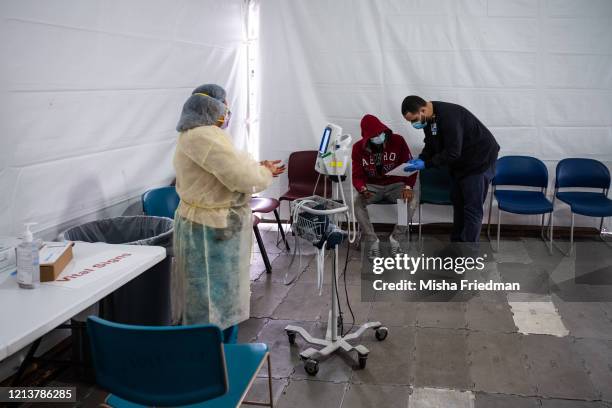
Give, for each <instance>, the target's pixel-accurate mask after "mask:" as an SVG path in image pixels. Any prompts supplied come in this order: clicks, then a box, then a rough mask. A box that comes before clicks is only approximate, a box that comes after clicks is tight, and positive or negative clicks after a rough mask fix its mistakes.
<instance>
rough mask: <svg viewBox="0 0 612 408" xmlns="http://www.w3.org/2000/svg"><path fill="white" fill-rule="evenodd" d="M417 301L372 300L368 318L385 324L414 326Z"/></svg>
mask: <svg viewBox="0 0 612 408" xmlns="http://www.w3.org/2000/svg"><path fill="white" fill-rule="evenodd" d="M418 305H419V304H418V303H417V302H372V308H371V309H370V317H369V320H376V321H379V322H381V323H382V324H383V325H385V326H415V325H416V316H417V307H418Z"/></svg>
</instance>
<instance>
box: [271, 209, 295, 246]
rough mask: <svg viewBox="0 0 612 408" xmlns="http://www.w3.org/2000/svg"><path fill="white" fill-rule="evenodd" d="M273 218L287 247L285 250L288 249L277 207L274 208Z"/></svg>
mask: <svg viewBox="0 0 612 408" xmlns="http://www.w3.org/2000/svg"><path fill="white" fill-rule="evenodd" d="M274 218H276V224H278V229H279V230H280V234H281V237H282V238H283V241H284V242H285V247H286V248H287V251H290V250H291V248H289V243H288V242H287V237H286V236H285V231H284V230H283V224H282V223H281V220H280V215H279V214H278V209H277V208H275V209H274Z"/></svg>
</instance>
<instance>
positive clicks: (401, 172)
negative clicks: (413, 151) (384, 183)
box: [386, 163, 418, 177]
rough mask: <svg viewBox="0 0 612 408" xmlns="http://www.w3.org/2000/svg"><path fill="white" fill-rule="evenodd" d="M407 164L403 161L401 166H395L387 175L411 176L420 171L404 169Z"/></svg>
mask: <svg viewBox="0 0 612 408" xmlns="http://www.w3.org/2000/svg"><path fill="white" fill-rule="evenodd" d="M406 166H407V164H406V163H402V164H400V165H399V166H397V167H396V168H394V169H393V170H391V171H390V172H388V173H387V174H386V175H387V176H400V177H410V176H412V175H413V174H415V173H418V171H416V170H415V171H404V167H406Z"/></svg>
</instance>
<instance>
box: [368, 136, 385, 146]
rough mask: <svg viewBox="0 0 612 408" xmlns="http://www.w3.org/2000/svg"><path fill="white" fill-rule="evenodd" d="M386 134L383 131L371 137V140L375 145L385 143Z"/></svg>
mask: <svg viewBox="0 0 612 408" xmlns="http://www.w3.org/2000/svg"><path fill="white" fill-rule="evenodd" d="M385 136H386V135H385V134H384V133H381V134H380V135H378V136H376V137H373V138H371V139H370V141H371V142H372V143H374V144H375V145H379V144H383V143H384V142H385Z"/></svg>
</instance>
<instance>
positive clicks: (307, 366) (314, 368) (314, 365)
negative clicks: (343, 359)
mask: <svg viewBox="0 0 612 408" xmlns="http://www.w3.org/2000/svg"><path fill="white" fill-rule="evenodd" d="M304 370H306V372H307V373H308V375H317V373H318V372H319V362H318V361H317V360H313V359H312V358H309V359H308V360H306V362H305V363H304Z"/></svg>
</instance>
